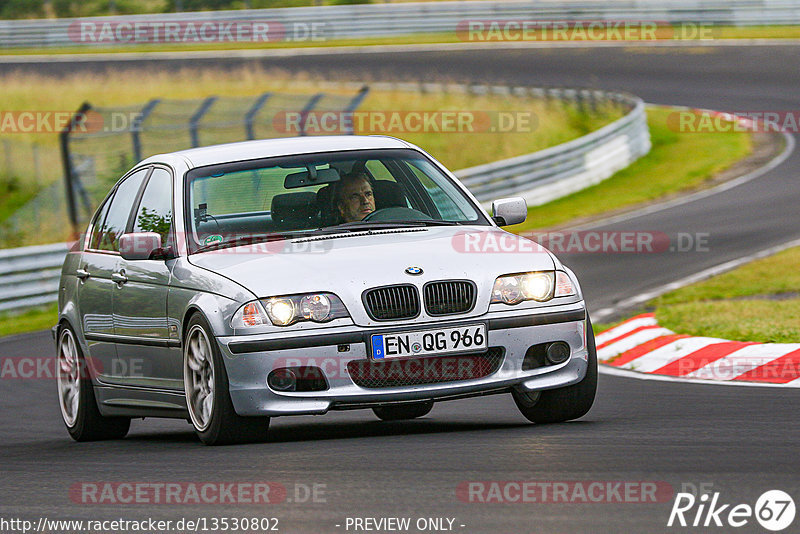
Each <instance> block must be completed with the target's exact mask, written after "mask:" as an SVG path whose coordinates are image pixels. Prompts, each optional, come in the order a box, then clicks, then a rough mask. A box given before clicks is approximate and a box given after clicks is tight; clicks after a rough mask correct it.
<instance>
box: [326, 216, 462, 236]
mask: <svg viewBox="0 0 800 534" xmlns="http://www.w3.org/2000/svg"><path fill="white" fill-rule="evenodd" d="M459 224H461V223H458V222H454V221H439V220H436V219H430V220H411V221H381V222H378V221H375V222H371V221H366V222H364V221H356V222H349V223H342V224H337V225H335V226H324V227H322V228H319V229H318V231H322V232H324V233H329V232H339V231H347V232H364V231H368V230H392V229H395V228H408V227H409V226H411V227H415V226H458V225H459Z"/></svg>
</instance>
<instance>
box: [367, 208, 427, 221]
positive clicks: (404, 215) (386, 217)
mask: <svg viewBox="0 0 800 534" xmlns="http://www.w3.org/2000/svg"><path fill="white" fill-rule="evenodd" d="M361 220H362V221H430V220H432V219H431V217H430V215H428V214H427V213H422V212H421V211H419V210H415V209H412V208H404V207H402V206H392V207H390V208H381V209H379V210H375V211H373V212H372V213H370V214H368V215H367V216H366V217H364V218H363V219H361Z"/></svg>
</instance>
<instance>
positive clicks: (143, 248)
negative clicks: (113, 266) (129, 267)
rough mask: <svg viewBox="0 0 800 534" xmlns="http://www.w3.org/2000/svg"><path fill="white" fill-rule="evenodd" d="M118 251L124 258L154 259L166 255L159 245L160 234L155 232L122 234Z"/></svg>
mask: <svg viewBox="0 0 800 534" xmlns="http://www.w3.org/2000/svg"><path fill="white" fill-rule="evenodd" d="M119 253H120V255H121V256H122V257H123V259H126V260H155V259H163V258H164V257H166V255H167V254H166V252H165V251H164V249H163V248H162V247H161V235H159V234H157V233H155V232H140V233H130V234H123V235H122V237H120V238H119Z"/></svg>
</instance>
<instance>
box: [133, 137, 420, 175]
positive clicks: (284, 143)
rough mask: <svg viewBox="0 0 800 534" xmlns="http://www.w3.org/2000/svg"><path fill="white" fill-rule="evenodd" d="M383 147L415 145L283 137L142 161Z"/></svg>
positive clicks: (206, 160)
mask: <svg viewBox="0 0 800 534" xmlns="http://www.w3.org/2000/svg"><path fill="white" fill-rule="evenodd" d="M382 148H414V146H413V145H411V144H409V143H406V142H405V141H402V140H400V139H396V138H394V137H387V136H378V135H336V136H311V137H286V138H280V139H264V140H259V141H243V142H240V143H228V144H225V145H213V146H207V147H202V148H190V149H188V150H180V151H178V152H172V153H169V154H158V155H155V156H151V157H149V158H147V159H146V160H144V161H143V162H142V163H158V162H166V161H168V160H169V159H172V158H173V157H179V158H182V159H184V160H185V161H186V162H187V163H188V164H189V167H190V168H195V167H204V166H206V165H213V164H216V163H228V162H233V161H245V160H250V159H259V158H269V157H275V156H290V155H293V154H312V153H316V152H339V151H342V150H371V149H382Z"/></svg>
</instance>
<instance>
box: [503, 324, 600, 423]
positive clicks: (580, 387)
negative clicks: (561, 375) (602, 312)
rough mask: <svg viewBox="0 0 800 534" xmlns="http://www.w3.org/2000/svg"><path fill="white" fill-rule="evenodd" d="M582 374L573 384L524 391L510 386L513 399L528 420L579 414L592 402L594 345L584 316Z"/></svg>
mask: <svg viewBox="0 0 800 534" xmlns="http://www.w3.org/2000/svg"><path fill="white" fill-rule="evenodd" d="M586 348H587V352H588V358H587V364H588V366H587V369H586V376H584V377H583V380H581V381H580V382H578V383H577V384H573V385H571V386H566V387H563V388H558V389H550V390H546V391H536V392H533V394H526V393H522V392H519V391H516V390H514V392H513V395H514V402H515V403H516V404H517V408H519V411H520V412H522V415H524V416H525V417H526V418H527V419H528V420H529V421H532V422H534V423H540V424H542V423H561V422H563V421H569V420H571V419H577V418H579V417H583V416H584V415H586V413H587V412H588V411H589V409H590V408H591V407H592V404H594V397H595V394H596V392H597V349H596V347H595V341H594V330H593V329H592V322H591V321H590V320H589V318H588V317H587V318H586Z"/></svg>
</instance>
